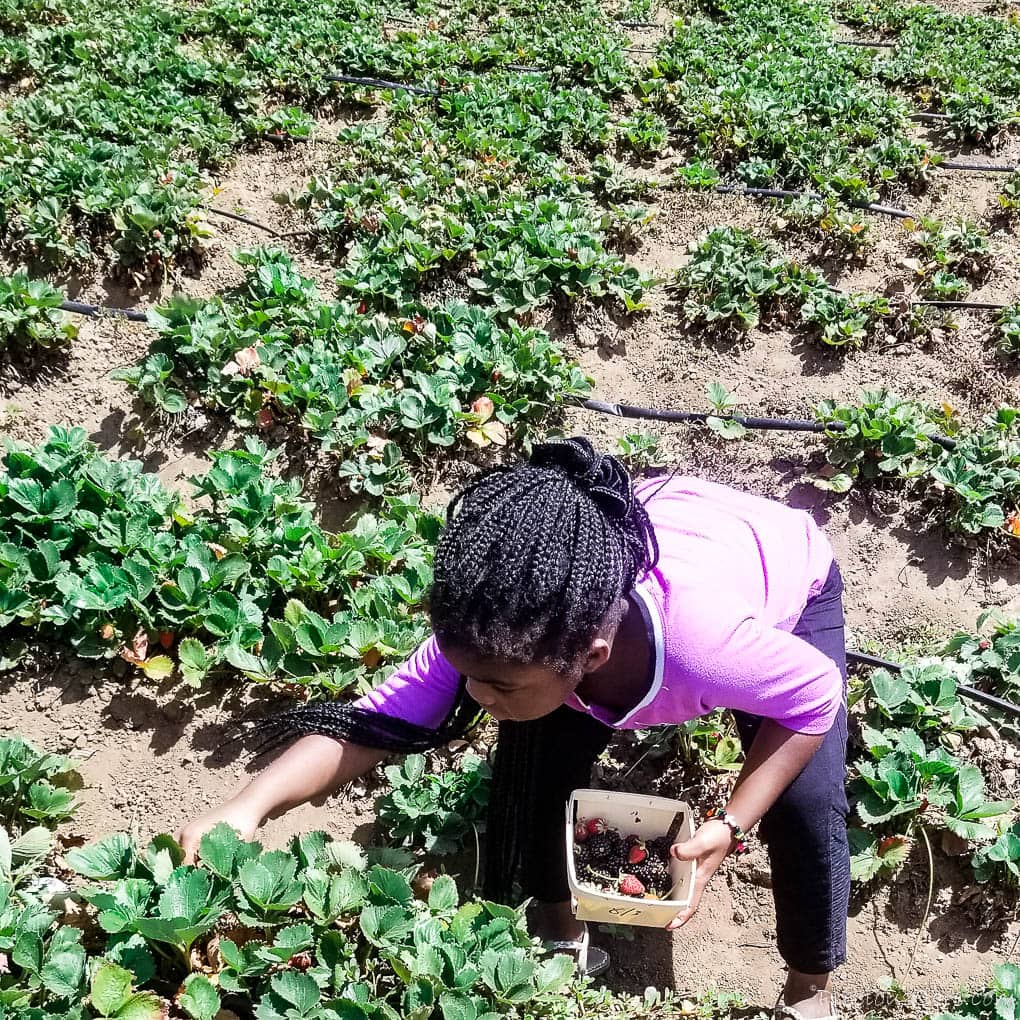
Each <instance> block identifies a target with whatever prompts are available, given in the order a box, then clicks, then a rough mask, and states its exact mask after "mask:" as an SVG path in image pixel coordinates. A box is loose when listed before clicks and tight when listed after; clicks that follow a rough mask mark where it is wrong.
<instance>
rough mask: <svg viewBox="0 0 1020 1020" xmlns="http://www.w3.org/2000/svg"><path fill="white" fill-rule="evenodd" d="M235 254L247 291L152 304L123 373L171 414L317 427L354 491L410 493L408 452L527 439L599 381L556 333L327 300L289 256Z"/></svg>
mask: <svg viewBox="0 0 1020 1020" xmlns="http://www.w3.org/2000/svg"><path fill="white" fill-rule="evenodd" d="M238 260H239V261H240V262H241V263H242V264H243V265H245V266H246V267H247V273H246V279H245V282H244V284H243V285H242V286H241V287H239V288H238V289H237V290H235V291H234V292H233V293H231V294H229V295H227V296H226V297H217V298H213V299H211V300H194V299H188V298H178V299H175V300H174V301H172V302H171V303H170V304H169V305H167V306H164V307H161V308H159V309H158V310H157V311H155V312H153V313H151V314H150V324H151V325H152V326H153V327H154V328H155V331H156V336H155V338H154V340H153V342H152V344H151V345H150V348H149V354H148V355H147V356H146V357H145V358H144V359H143V360H142V361H141V362H139V363H138V364H137V365H135V366H134V367H131V368H128V369H125V370H121V371H119V372H118V373H116V375H117V377H118V378H120V379H123V380H125V381H127V382H128V383H129V384H130V385H131V386H132V387H134V388H135V389H136V390H137V392H138V394H139V396H140V397H141V398H142V399H143V400H144V401H145V402H147V403H149V404H151V405H153V406H154V407H156V408H159V409H160V410H162V411H165V412H168V413H171V414H178V413H181V412H183V411H185V410H186V409H187V408H188V406H189V402H190V401H197V402H201V403H203V404H204V405H206V406H208V407H210V408H214V409H218V410H221V411H225V412H227V413H229V414H230V415H231V417H232V418H233V420H234V421H235V422H237V423H239V424H242V425H245V426H256V427H261V428H269V427H270V426H272V425H273V424H277V423H278V424H281V425H285V426H290V427H291V428H292V429H294V430H296V431H297V432H298V433H299V434H301V435H305V434H307V435H309V436H311V437H312V438H314V439H315V440H317V441H318V442H319V443H320V445H321V446H322V447H323V448H324V449H327V450H331V451H335V452H337V453H338V454H339V455H340V456H342V457H345V458H348V459H346V460H344V461H343V462H342V463H341V464H340V467H339V472H340V475H341V476H342V477H343V478H344V479H345V480H346V482H347V483H348V485H349V487H350V488H351V489H352V490H353V491H354V492H360V491H366V492H368V493H369V494H371V495H381V494H382V493H383V492H384V491H400V490H401V489H406V488H407V485H408V482H409V479H408V475H407V471H406V466H405V460H404V454H408V455H413V456H416V457H420V456H421V455H423V454H424V453H425V451H426V450H427V449H428V448H432V449H437V448H446V447H450V446H452V445H453V444H454V443H456V442H458V441H464V440H465V439H466V440H467V441H469V442H472V443H474V444H475V445H479V446H486V445H489V444H490V443H497V444H500V445H502V444H505V443H506V442H507V441H508V440H509V439H510V438H516V439H523V438H524V436H525V434H526V432H527V429H528V427H529V426H530V425H532V424H533V423H534V422H535V421H536V420H537V419H539V418H540V417H541V416H542V415H544V414H547V413H548V412H549V410H550V409H551V408H553V407H554V406H555V405H557V404H560V403H562V402H563V401H564V400H565V399H567V398H570V397H574V396H580V395H583V394H585V393H587V392H588V390H589V389H590V386H591V383H590V380H589V379H588V377H587V376H585V375H584V373H582V372H581V371H580V369H579V368H577V366H576V365H574V364H573V363H571V362H568V361H567V360H566V359H565V357H564V356H563V353H562V352H561V350H560V349H559V347H557V346H556V345H555V344H553V343H552V342H551V341H550V339H549V337H548V335H547V334H546V333H544V332H543V331H541V330H538V329H535V328H532V327H524V326H520V325H518V324H517V323H516V322H515V321H512V320H511V321H509V322H508V323H506V324H505V325H500V324H499V323H498V322H496V321H494V320H493V318H492V317H491V316H489V315H487V314H486V313H485V312H484V311H483V310H482V309H481V308H479V307H477V306H471V305H465V304H462V303H460V302H457V301H448V302H445V303H443V304H441V305H440V306H438V307H436V308H427V307H425V306H424V305H421V304H418V303H414V304H409V305H404V306H403V307H401V308H400V309H398V310H397V311H395V312H390V313H382V312H379V313H375V314H373V313H372V312H370V310H369V307H368V304H367V302H366V301H365V300H364V299H362V300H361V301H358V300H357V299H350V300H340V301H336V302H334V303H327V302H325V301H324V300H323V299H322V298H321V297H320V296H319V294H318V291H317V288H316V286H315V284H314V283H313V282H312V281H311V280H309V279H307V278H305V277H303V276H301V275H300V274H299V273H298V272H297V271H296V270H295V269H294V266H293V264H292V262H291V260H290V258H289V256H287V255H286V254H285V253H283V252H279V251H275V250H265V249H260V250H257V251H254V252H249V253H242V254H241V255H239V256H238Z"/></svg>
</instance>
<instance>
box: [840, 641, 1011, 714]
mask: <svg viewBox="0 0 1020 1020" xmlns="http://www.w3.org/2000/svg"><path fill="white" fill-rule="evenodd" d="M846 660H847V662H848V663H852V664H854V665H856V666H866V667H867V668H868V669H887V670H889V672H890V673H899V672H901V671H902V669H903V667H902V666H901V665H900V664H899V663H897V662H889V661H888V659H880V658H878V656H876V655H867V654H866V653H865V652H854V651H850V650H849V649H848V650H847V653H846ZM956 690H957V692H958V693H960V694H962V695H963V696H964V697H965V698H970V700H971V701H980V702H981V703H982V704H983V705H989V706H990V707H992V708H997V709H999V711H1001V712H1006V713H1008V714H1009V715H1015V716H1020V705H1015V704H1013V702H1012V701H1006V699H1005V698H998V697H996V696H995V695H994V694H989V693H988V692H987V691H979V690H978V689H977V688H976V687H968V686H967V685H966V684H957V685H956Z"/></svg>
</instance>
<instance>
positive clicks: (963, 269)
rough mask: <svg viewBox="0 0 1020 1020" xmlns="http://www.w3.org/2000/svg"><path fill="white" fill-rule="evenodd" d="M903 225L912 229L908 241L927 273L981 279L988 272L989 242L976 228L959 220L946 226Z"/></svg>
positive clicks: (924, 222) (927, 221) (933, 223)
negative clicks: (924, 264)
mask: <svg viewBox="0 0 1020 1020" xmlns="http://www.w3.org/2000/svg"><path fill="white" fill-rule="evenodd" d="M904 225H905V226H907V227H908V228H911V227H912V228H913V233H912V235H911V240H912V241H913V243H914V245H915V246H916V247H917V249H918V250H919V251H920V252H921V254H922V255H923V256H924V257H925V259H926V260H927V266H926V267H925V271H926V272H927V273H934V272H936V271H937V270H942V271H948V272H952V273H954V274H961V275H963V276H967V277H970V278H972V279H982V278H983V277H984V276H986V275H987V274H988V271H989V270H990V269H991V266H992V258H993V254H994V253H993V250H992V244H991V240H990V238H989V236H988V233H987V231H986V230H984V228H982V227H980V226H979V225H978V224H976V223H972V222H971V221H969V220H965V219H961V220H958V221H957V222H955V223H952V224H949V225H946V224H943V223H940V222H939V221H938V220H931V219H922V220H921V221H920V223H919V224H915V223H914V222H913V221H912V220H908V221H905V224H904Z"/></svg>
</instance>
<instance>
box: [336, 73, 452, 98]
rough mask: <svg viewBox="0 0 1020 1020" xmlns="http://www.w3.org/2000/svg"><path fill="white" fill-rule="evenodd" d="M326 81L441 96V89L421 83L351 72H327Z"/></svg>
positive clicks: (420, 94)
mask: <svg viewBox="0 0 1020 1020" xmlns="http://www.w3.org/2000/svg"><path fill="white" fill-rule="evenodd" d="M323 78H325V80H326V81H338V82H342V83H343V84H345V85H363V86H365V87H366V88H372V89H391V90H393V91H395V92H410V93H411V95H413V96H439V95H442V93H441V92H440V91H439V89H425V88H422V87H421V86H420V85H408V84H406V83H405V82H401V81H388V80H387V79H386V78H359V77H356V76H355V75H351V74H326V75H323Z"/></svg>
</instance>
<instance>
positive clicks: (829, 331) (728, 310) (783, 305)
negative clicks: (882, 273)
mask: <svg viewBox="0 0 1020 1020" xmlns="http://www.w3.org/2000/svg"><path fill="white" fill-rule="evenodd" d="M689 252H690V260H689V261H688V263H687V265H685V266H684V267H683V268H682V269H680V270H678V272H677V274H676V276H675V277H674V280H673V283H672V289H673V290H674V291H675V292H676V293H677V294H679V295H680V296H682V297H683V298H684V315H685V317H686V318H687V320H688V321H689V322H701V323H706V324H720V325H731V324H732V325H739V327H741V328H744V329H753V328H754V327H755V326H757V325H758V324H759V322H761V321H763V320H764V321H765V322H766V323H771V322H774V321H781V322H786V321H789V319H790V318H791V317H792V315H793V313H794V310H795V309H799V313H800V319H801V321H802V322H803V323H804V324H805V325H807V326H810V327H812V328H813V329H814V330H815V331H817V332H818V334H819V336H820V339H821V340H822V342H823V343H825V344H827V345H829V346H832V347H844V346H854V345H858V344H861V343H863V342H864V340H865V339H866V338H867V337H868V336H870V335H871V334H872V333H873V332H874V331H875V329H876V327H877V324H878V323H879V322H881V321H883V320H884V319H887V318H890V317H891V315H892V311H891V308H890V306H889V302H888V301H887V300H886V299H885V298H882V297H879V296H878V295H872V294H844V293H842V292H841V291H838V290H836V289H835V288H833V287H832V286H831V285H830V284H829V283H828V282H827V281H826V280H825V278H824V277H823V276H822V274H821V273H820V272H818V271H817V270H815V269H811V268H809V267H805V266H801V265H799V264H798V263H796V262H793V261H791V260H790V259H787V258H786V257H785V256H784V255H782V254H781V253H780V252H778V251H777V250H776V249H775V248H774V247H772V246H771V245H769V244H766V243H764V242H762V241H759V240H758V239H757V238H755V237H752V236H751V235H750V234H748V233H746V232H745V231H743V230H740V229H737V228H733V227H717V228H715V229H714V230H712V231H710V232H709V233H708V234H706V235H705V237H703V238H702V239H701V240H699V241H695V242H693V243H692V244H691V246H690V248H689Z"/></svg>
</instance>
